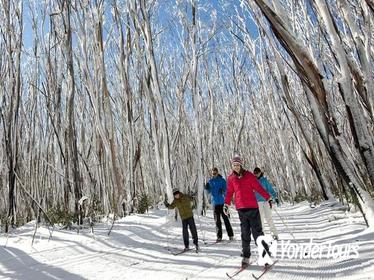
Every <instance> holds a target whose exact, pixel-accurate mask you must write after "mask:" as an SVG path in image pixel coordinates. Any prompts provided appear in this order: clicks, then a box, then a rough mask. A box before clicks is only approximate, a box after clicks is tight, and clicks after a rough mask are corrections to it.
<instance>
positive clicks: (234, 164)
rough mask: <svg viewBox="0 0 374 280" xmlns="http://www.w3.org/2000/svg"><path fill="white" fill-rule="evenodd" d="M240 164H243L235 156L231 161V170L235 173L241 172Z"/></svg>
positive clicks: (239, 158) (237, 156) (238, 157)
mask: <svg viewBox="0 0 374 280" xmlns="http://www.w3.org/2000/svg"><path fill="white" fill-rule="evenodd" d="M242 164H243V162H242V159H241V157H240V156H239V155H236V156H234V157H233V158H232V159H231V167H232V170H234V171H235V172H236V173H240V171H241V170H242Z"/></svg>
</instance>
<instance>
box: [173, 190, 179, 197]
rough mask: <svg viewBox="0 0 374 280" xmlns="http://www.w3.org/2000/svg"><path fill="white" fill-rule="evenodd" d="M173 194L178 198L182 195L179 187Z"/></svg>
mask: <svg viewBox="0 0 374 280" xmlns="http://www.w3.org/2000/svg"><path fill="white" fill-rule="evenodd" d="M173 196H174V197H175V198H177V199H178V198H179V197H180V191H179V190H178V189H174V190H173Z"/></svg>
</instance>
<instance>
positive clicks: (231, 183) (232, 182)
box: [225, 170, 270, 209]
mask: <svg viewBox="0 0 374 280" xmlns="http://www.w3.org/2000/svg"><path fill="white" fill-rule="evenodd" d="M255 191H256V192H258V193H259V194H260V195H261V196H262V197H264V198H265V199H266V200H268V199H269V198H270V195H269V194H268V193H267V192H266V191H265V190H264V188H263V187H262V186H261V184H260V183H259V182H258V181H257V178H256V176H255V175H253V174H252V173H251V172H249V171H247V170H244V171H243V176H242V177H241V178H238V176H236V175H235V174H234V173H232V174H231V175H230V176H229V177H228V179H227V192H226V198H225V204H228V205H230V202H231V198H232V195H233V194H234V193H235V207H236V209H243V208H258V204H257V199H256V196H255Z"/></svg>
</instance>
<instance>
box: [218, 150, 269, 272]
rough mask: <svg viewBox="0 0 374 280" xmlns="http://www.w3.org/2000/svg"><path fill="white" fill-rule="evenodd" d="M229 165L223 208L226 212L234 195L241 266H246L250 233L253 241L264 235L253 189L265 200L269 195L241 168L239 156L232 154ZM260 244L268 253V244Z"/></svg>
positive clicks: (253, 177)
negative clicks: (229, 173) (238, 224)
mask: <svg viewBox="0 0 374 280" xmlns="http://www.w3.org/2000/svg"><path fill="white" fill-rule="evenodd" d="M231 165H232V169H233V172H232V174H231V175H230V176H229V177H228V179H227V193H226V197H225V206H224V209H225V211H226V212H227V210H228V207H229V205H230V203H231V199H232V196H233V195H234V201H235V207H236V210H237V211H238V214H239V219H240V227H241V238H242V256H243V259H242V267H246V266H248V264H249V258H250V256H251V249H250V243H251V233H252V234H253V238H254V239H255V241H256V240H257V237H259V236H261V235H264V233H263V231H262V225H261V218H260V212H259V210H258V204H257V199H256V196H255V191H256V192H258V193H259V194H260V195H261V196H262V197H264V198H265V199H266V200H269V199H270V198H271V197H270V195H269V194H268V193H267V192H266V191H265V190H264V188H263V187H262V186H261V184H260V183H259V182H258V180H257V178H256V176H255V175H254V174H253V173H251V172H249V171H247V170H245V169H244V168H243V166H242V159H241V158H240V156H234V157H233V158H232V160H231ZM256 244H257V243H256ZM262 245H263V246H264V248H265V250H266V252H268V253H269V254H270V252H269V247H268V245H267V244H266V243H265V244H264V242H263V243H262Z"/></svg>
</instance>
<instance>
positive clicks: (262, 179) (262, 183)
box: [256, 176, 277, 202]
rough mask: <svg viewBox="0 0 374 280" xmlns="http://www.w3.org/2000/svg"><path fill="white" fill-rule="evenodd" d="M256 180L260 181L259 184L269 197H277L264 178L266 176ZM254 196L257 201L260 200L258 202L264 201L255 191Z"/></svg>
mask: <svg viewBox="0 0 374 280" xmlns="http://www.w3.org/2000/svg"><path fill="white" fill-rule="evenodd" d="M257 180H258V181H259V182H260V184H261V186H262V187H263V188H264V189H265V191H266V192H267V193H269V194H270V195H271V197H272V198H273V199H276V198H277V193H276V192H275V191H274V189H273V186H272V185H271V184H270V183H269V181H268V180H267V179H266V177H264V176H261V177H260V178H258V179H257ZM256 198H257V201H260V202H265V201H266V200H265V198H263V197H262V196H261V195H260V194H258V193H257V192H256Z"/></svg>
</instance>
